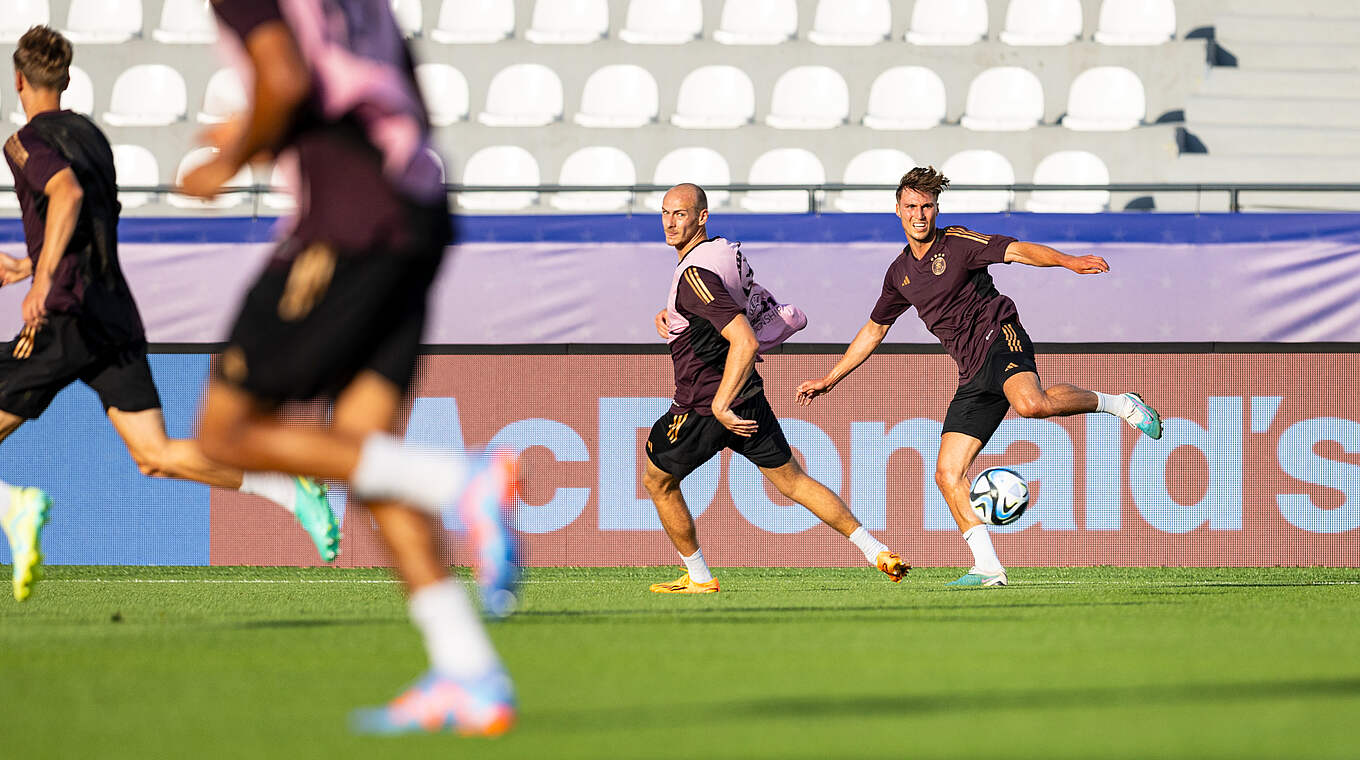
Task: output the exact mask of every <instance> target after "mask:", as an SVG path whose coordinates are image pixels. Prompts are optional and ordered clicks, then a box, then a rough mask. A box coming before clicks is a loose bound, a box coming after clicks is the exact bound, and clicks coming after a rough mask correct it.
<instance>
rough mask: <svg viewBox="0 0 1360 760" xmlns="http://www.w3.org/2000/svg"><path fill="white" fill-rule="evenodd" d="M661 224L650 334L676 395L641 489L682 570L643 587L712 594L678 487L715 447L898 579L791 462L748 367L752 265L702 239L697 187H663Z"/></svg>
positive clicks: (714, 587)
mask: <svg viewBox="0 0 1360 760" xmlns="http://www.w3.org/2000/svg"><path fill="white" fill-rule="evenodd" d="M661 222H662V226H663V228H664V230H665V234H666V244H667V245H669V246H671V247H673V248H675V251H676V253H677V254H678V255H679V263H678V264H677V266H676V268H675V273H674V276H673V277H672V278H671V291H670V300H669V303H668V305H667V308H666V309H664V310H663V311H661V312H660V313H658V314H657V315H656V327H657V332H658V333H659V334H660V335H661V337H663V338H665V339H666V341H667V342H668V343H669V345H670V351H671V360H672V361H673V363H674V366H675V398H674V402H673V403H672V405H671V409H670V411H669V412H667V413H666V414H664V415H662V416H661V419H659V420H657V421H656V424H655V425H653V426H652V430H651V434H650V435H648V437H647V470H646V474H645V475H644V476H643V485H644V486H645V487H646V489H647V493H648V494H649V495H651V497H652V501H653V502H654V503H655V504H656V511H657V515H658V516H660V518H661V524H662V526H663V527H665V529H666V535H668V536H670V539H671V543H673V544H674V545H675V549H676V551H678V552H679V553H680V559H681V560H683V561H684V563H685V569H686V572H685V574H684V575H682V576H680V577H679V578H678V579H676V580H674V581H671V582H669V583H657V584H654V585H653V586H652V587H651V590H652V591H654V592H656V593H659V594H711V593H716V592H717V591H718V590H719V587H718V580H717V579H716V578H714V577H713V573H712V572H710V571H709V568H708V565H707V563H705V561H704V553H703V551H701V550H700V548H699V540H698V536H697V534H696V532H695V528H694V518H693V516H692V515H691V514H690V511H689V507H688V506H686V504H685V497H684V496H683V495H682V494H681V492H680V481H682V480H684V478H685V476H686V475H689V474H690V473H691V472H693V471H694V470H695V469H696V468H698V467H699V466H700V465H702V464H703V463H704V462H707V461H708V460H709V459H711V458H713V455H715V454H717V453H718V452H720V451H722V450H723V449H724V448H729V449H732V450H733V451H735V452H737V453H738V454H741V455H742V456H744V457H746V458H747V459H749V460H751V462H752V463H753V464H755V465H756V466H757V467H759V468H760V471H761V472H762V473H764V475H765V477H766V478H768V479H769V481H770V482H771V483H773V484H774V486H775V488H778V489H779V492H780V493H782V494H784V496H786V497H788V498H790V499H792V500H794V501H795V502H797V503H799V504H801V505H803V506H804V507H806V508H807V509H808V511H810V512H812V513H813V514H814V515H816V516H817V517H819V518H821V520H822V521H823V522H825V523H826V524H827V525H830V526H831V527H832V528H835V529H836V530H837V531H839V532H840V533H841V535H843V536H846V537H848V538H849V539H850V541H851V542H852V543H853V544H854V545H855V547H856V548H858V549H859V550H860V551H861V552H863V553H864V558H865V559H866V560H867V561H868V562H869V564H870V565H873V566H875V567H877V568H878V569H879V570H882V571H883V572H884V573H886V574H887V575H888V577H889V578H891V579H892V580H893V581H894V582H898V581H901V580H902V578H903V577H904V576H905V575H906V574H907V571H909V570H910V569H911V566H910V565H908V564H906V563H905V562H903V561H902V559H901V558H900V557H898V556H897V554H895V553H893V552H892V551H891V550H890V549H888V547H887V546H884V545H883V544H882V543H881V542H880V541H879V540H878V539H876V538H874V537H873V536H872V535H870V534H869V531H867V530H865V528H864V526H863V525H861V524H860V522H859V520H857V519H855V516H854V515H853V514H851V512H850V510H849V509H848V508H847V507H846V506H845V502H843V501H841V499H840V497H839V496H837V495H836V494H835V493H834V492H832V491H831V490H830V489H829V488H827V487H826V486H824V485H822V484H821V483H819V482H817V481H816V480H813V479H812V477H811V476H809V475H808V474H807V473H806V472H804V471H803V468H802V467H801V466H799V464H798V460H797V459H794V458H793V449H791V448H790V447H789V443H788V441H787V440H785V438H784V431H783V430H781V429H780V427H779V419H778V418H777V417H775V415H774V411H773V410H772V409H770V403H769V401H767V400H766V399H765V391H764V385H763V383H762V381H761V379H760V375H758V374H757V373H756V371H755V361H756V353H757V348H758V347H759V346H760V342H759V341H758V339H757V337H756V332H755V330H754V329H753V328H752V326H751V322H750V321H749V320H748V319H747V306H748V298H749V296H750V293H751V291H752V286H753V279H752V273H751V267H750V265H749V264H747V263H746V261H745V259H744V258H743V257H742V255H741V252H740V250H739V248H738V246H737V245H736V244H734V243H730V242H728V241H727V240H725V239H723V238H720V237H715V238H709V237H708V230H707V227H706V225H707V222H708V198H707V196H706V194H705V193H704V191H703V188H700V187H699V186H697V185H692V184H682V185H677V186H676V187H673V188H671V190H670V191H669V192H667V193H666V195H665V197H664V198H663V199H662V202H661ZM783 337H787V335H785V336H783Z"/></svg>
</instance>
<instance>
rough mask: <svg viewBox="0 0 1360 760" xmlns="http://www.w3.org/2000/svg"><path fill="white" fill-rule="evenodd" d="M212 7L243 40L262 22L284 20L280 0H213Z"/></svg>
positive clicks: (224, 22) (223, 21)
mask: <svg viewBox="0 0 1360 760" xmlns="http://www.w3.org/2000/svg"><path fill="white" fill-rule="evenodd" d="M212 7H213V11H214V12H215V13H216V14H217V17H218V18H219V19H221V20H222V23H223V24H226V25H227V27H228V28H229V29H231V30H232V31H233V32H236V36H237V37H239V38H240V39H241V41H242V42H245V40H246V38H247V37H249V36H250V33H251V32H253V31H255V28H256V27H258V26H260V25H261V24H266V23H268V22H270V21H282V20H283V14H282V13H281V12H280V11H279V3H278V0H213V3H212Z"/></svg>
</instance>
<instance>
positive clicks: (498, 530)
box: [458, 452, 520, 618]
mask: <svg viewBox="0 0 1360 760" xmlns="http://www.w3.org/2000/svg"><path fill="white" fill-rule="evenodd" d="M517 465H518V463H517V461H516V458H515V457H514V456H513V455H511V454H508V453H505V452H496V453H493V454H487V455H484V456H482V457H478V458H475V459H471V461H470V462H469V466H470V468H471V473H470V476H469V478H468V484H467V487H466V489H465V490H464V491H463V496H462V499H461V500H460V501H459V504H458V508H459V511H460V514H461V516H462V518H463V524H464V525H466V526H467V529H468V535H469V536H470V537H471V538H472V546H473V549H474V555H473V557H474V562H473V566H474V568H475V571H476V572H475V575H476V577H477V589H478V590H479V591H480V592H481V596H482V611H483V612H485V613H486V614H487V615H489V616H490V617H494V618H504V617H508V616H509V615H510V614H511V613H513V612H514V611H515V607H516V606H517V604H518V598H517V597H516V596H515V592H516V589H517V588H518V587H519V577H520V568H519V547H518V546H517V540H516V538H515V533H514V530H513V529H512V528H511V526H510V520H511V518H512V516H513V515H512V511H513V509H514V506H515V503H516V502H517V501H518V499H519V474H518V470H517Z"/></svg>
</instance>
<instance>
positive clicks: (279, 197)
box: [260, 164, 297, 211]
mask: <svg viewBox="0 0 1360 760" xmlns="http://www.w3.org/2000/svg"><path fill="white" fill-rule="evenodd" d="M260 203H262V204H264V206H265V208H271V209H274V210H275V211H292V210H293V209H295V208H297V198H295V197H293V189H292V188H291V187H289V182H288V177H287V175H286V174H284V169H283V167H282V166H280V165H278V164H274V168H273V169H272V170H270V172H269V192H267V193H265V194H264V197H263V198H261V199H260Z"/></svg>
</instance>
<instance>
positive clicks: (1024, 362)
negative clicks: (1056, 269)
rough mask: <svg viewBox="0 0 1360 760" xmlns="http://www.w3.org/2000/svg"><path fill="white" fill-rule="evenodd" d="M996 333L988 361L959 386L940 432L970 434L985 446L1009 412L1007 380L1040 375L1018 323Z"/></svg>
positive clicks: (1032, 347) (989, 350)
mask: <svg viewBox="0 0 1360 760" xmlns="http://www.w3.org/2000/svg"><path fill="white" fill-rule="evenodd" d="M998 332H999V333H1000V334H999V335H997V336H996V340H994V341H992V345H991V347H989V348H988V349H987V358H985V359H983V360H982V369H980V370H978V373H977V374H976V375H974V376H973V379H971V380H969V381H968V382H967V383H965V384H963V385H960V386H959V389H958V391H956V392H955V393H954V400H953V401H950V402H949V411H948V412H947V413H946V414H945V416H944V431H943V432H945V433H963V434H964V435H971V436H972V437H974V438H976V439H978V440H979V441H982V443H983V445H984V446H985V445H986V444H987V441H989V440H991V437H992V433H995V432H996V429H997V427H998V426H1000V425H1001V420H1002V419H1003V418H1005V416H1006V412H1008V411H1010V408H1011V402H1010V401H1007V400H1006V392H1005V391H1004V390H1003V386H1004V385H1005V384H1006V381H1007V380H1009V379H1010V378H1011V376H1012V375H1017V374H1019V373H1021V372H1033V373H1034V374H1036V375H1037V374H1039V369H1038V367H1037V366H1036V365H1035V363H1034V342H1033V341H1031V340H1030V339H1029V335H1028V334H1026V333H1025V328H1023V327H1021V326H1020V323H1019V322H1003V323H1001V329H1000V330H999V331H998Z"/></svg>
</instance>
